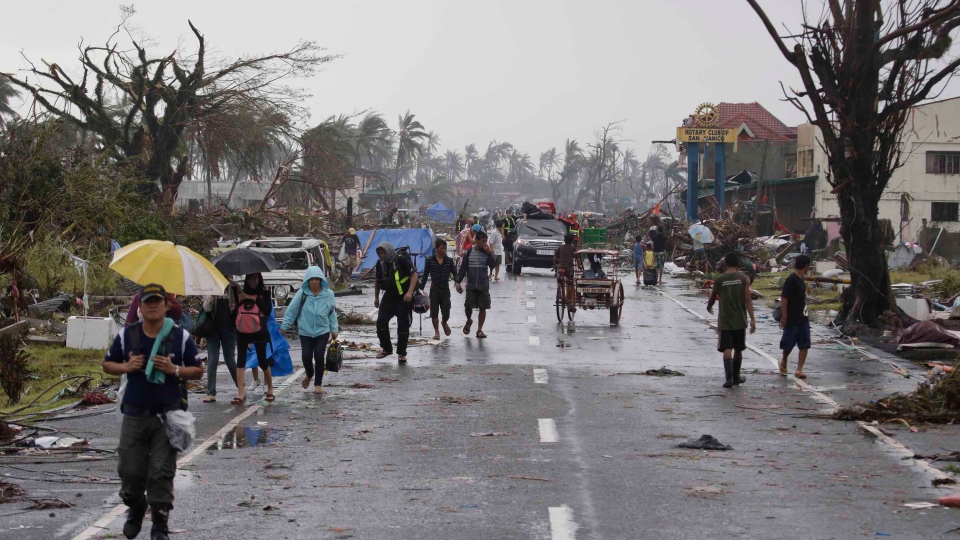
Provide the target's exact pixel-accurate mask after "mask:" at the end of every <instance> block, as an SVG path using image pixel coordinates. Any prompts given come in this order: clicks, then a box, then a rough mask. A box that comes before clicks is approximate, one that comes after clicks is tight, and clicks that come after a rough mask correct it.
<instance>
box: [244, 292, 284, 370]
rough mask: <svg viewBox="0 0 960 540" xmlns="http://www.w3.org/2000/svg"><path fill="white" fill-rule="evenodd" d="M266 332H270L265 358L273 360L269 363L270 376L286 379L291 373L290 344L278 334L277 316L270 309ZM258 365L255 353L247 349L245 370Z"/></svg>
mask: <svg viewBox="0 0 960 540" xmlns="http://www.w3.org/2000/svg"><path fill="white" fill-rule="evenodd" d="M267 330H269V331H270V341H268V342H267V358H270V359H271V360H273V361H272V362H271V363H270V374H271V375H273V376H274V377H286V376H287V375H290V374H292V373H293V360H291V358H290V343H289V342H287V338H285V337H283V334H281V333H280V324H279V323H278V322H277V315H276V313H275V312H274V311H273V308H270V315H269V316H268V317H267ZM259 365H260V364H259V362H257V351H255V350H254V349H253V347H247V363H246V367H247V369H253V368H255V367H257V366H259Z"/></svg>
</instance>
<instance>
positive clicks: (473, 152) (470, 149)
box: [463, 143, 480, 181]
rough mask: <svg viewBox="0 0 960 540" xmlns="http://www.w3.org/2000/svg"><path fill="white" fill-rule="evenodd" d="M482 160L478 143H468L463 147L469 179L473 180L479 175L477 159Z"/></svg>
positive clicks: (464, 163) (464, 162)
mask: <svg viewBox="0 0 960 540" xmlns="http://www.w3.org/2000/svg"><path fill="white" fill-rule="evenodd" d="M479 160H480V153H479V152H477V145H476V144H474V143H470V144H468V145H467V146H466V147H465V148H464V149H463V165H464V167H465V168H466V170H467V180H468V181H469V180H473V179H475V178H476V176H477V170H476V169H477V161H479Z"/></svg>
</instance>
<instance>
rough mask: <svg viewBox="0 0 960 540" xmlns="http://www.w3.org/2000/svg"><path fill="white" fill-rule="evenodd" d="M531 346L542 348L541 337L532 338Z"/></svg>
mask: <svg viewBox="0 0 960 540" xmlns="http://www.w3.org/2000/svg"><path fill="white" fill-rule="evenodd" d="M530 344H531V345H534V346H536V347H539V346H540V337H539V336H530Z"/></svg>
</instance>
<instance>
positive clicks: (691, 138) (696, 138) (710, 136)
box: [677, 127, 737, 143]
mask: <svg viewBox="0 0 960 540" xmlns="http://www.w3.org/2000/svg"><path fill="white" fill-rule="evenodd" d="M677 141H679V142H686V143H732V142H737V130H736V129H727V128H696V127H681V128H677Z"/></svg>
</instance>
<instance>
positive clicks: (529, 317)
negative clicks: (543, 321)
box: [527, 315, 537, 324]
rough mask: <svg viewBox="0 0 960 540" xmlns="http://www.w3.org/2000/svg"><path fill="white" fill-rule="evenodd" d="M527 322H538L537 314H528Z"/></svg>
mask: <svg viewBox="0 0 960 540" xmlns="http://www.w3.org/2000/svg"><path fill="white" fill-rule="evenodd" d="M527 323H528V324H537V316H536V315H527Z"/></svg>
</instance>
